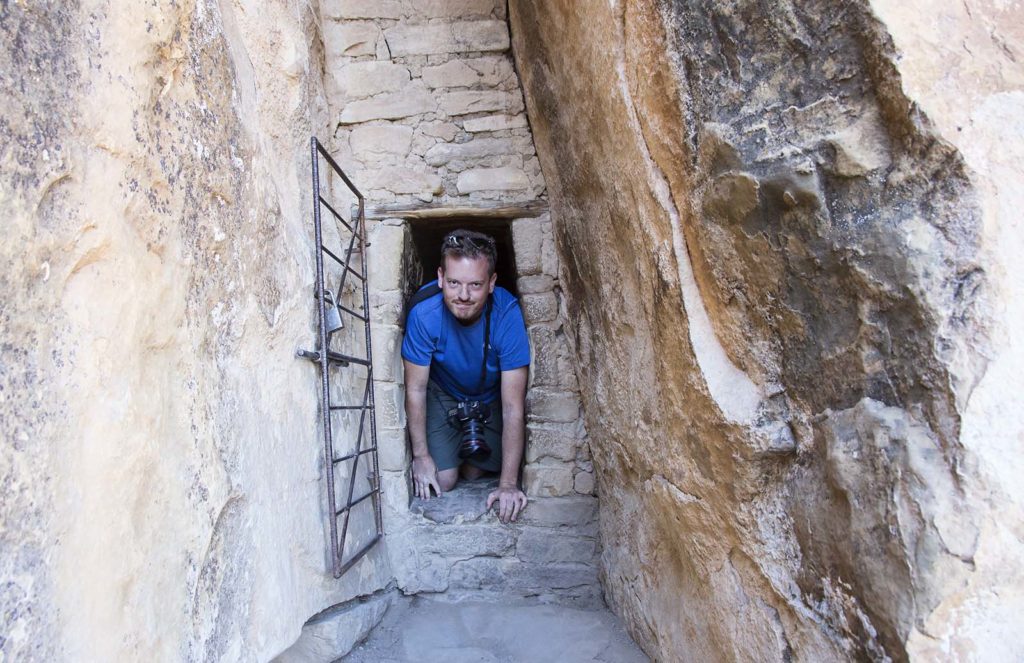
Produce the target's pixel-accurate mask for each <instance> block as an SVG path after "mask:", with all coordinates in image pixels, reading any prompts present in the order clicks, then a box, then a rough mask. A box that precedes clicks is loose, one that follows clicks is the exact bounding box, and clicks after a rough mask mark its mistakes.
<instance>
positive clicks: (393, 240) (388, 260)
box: [367, 223, 406, 377]
mask: <svg viewBox="0 0 1024 663" xmlns="http://www.w3.org/2000/svg"><path fill="white" fill-rule="evenodd" d="M367 238H368V239H369V241H370V244H371V246H372V249H371V250H372V252H373V259H372V260H369V261H367V262H368V265H367V282H368V283H369V285H370V287H371V288H373V289H375V290H397V289H399V288H401V286H402V274H403V272H402V256H403V254H404V253H405V239H406V237H405V228H403V227H402V226H391V225H386V224H383V223H378V224H375V225H374V226H373V227H372V228H371V229H370V232H369V233H368V237H367ZM378 377H379V376H378Z"/></svg>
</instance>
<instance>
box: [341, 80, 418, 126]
mask: <svg viewBox="0 0 1024 663" xmlns="http://www.w3.org/2000/svg"><path fill="white" fill-rule="evenodd" d="M435 110H437V102H436V101H435V100H434V97H433V96H431V94H430V93H429V92H427V91H426V90H423V89H417V88H412V89H409V90H404V91H402V92H393V93H389V94H385V95H382V96H379V97H374V98H373V99H360V100H359V101H353V102H350V103H348V104H345V107H344V108H343V109H342V110H341V118H340V119H339V122H341V124H358V123H360V122H368V121H370V120H397V119H399V118H403V117H409V116H411V115H420V114H422V113H431V112H433V111H435Z"/></svg>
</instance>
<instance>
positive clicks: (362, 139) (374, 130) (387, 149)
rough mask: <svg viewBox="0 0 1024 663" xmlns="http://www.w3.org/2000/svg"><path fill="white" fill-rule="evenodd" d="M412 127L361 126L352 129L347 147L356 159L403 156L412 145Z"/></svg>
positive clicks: (392, 125)
mask: <svg viewBox="0 0 1024 663" xmlns="http://www.w3.org/2000/svg"><path fill="white" fill-rule="evenodd" d="M412 134H413V130H412V127H406V126H403V125H400V124H383V125H363V126H358V127H355V128H354V129H352V133H351V135H350V136H349V139H348V140H349V146H350V147H351V148H352V153H353V154H354V155H355V156H356V157H358V158H366V157H368V156H370V157H379V156H381V155H383V154H397V155H399V156H404V155H406V154H408V153H409V146H410V145H411V144H412Z"/></svg>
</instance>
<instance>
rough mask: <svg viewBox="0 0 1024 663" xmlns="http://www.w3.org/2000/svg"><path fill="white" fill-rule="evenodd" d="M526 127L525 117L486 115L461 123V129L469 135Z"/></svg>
mask: <svg viewBox="0 0 1024 663" xmlns="http://www.w3.org/2000/svg"><path fill="white" fill-rule="evenodd" d="M525 126H527V122H526V115H524V114H522V113H520V114H518V115H487V116H484V117H475V118H472V119H469V120H466V121H465V122H463V123H462V128H463V129H465V130H466V131H469V132H471V133H476V132H480V131H501V130H503V129H518V128H520V127H525Z"/></svg>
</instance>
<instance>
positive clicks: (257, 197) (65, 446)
mask: <svg viewBox="0 0 1024 663" xmlns="http://www.w3.org/2000/svg"><path fill="white" fill-rule="evenodd" d="M0 31H2V33H3V44H4V46H3V48H2V49H0V77H2V78H0V81H2V83H0V84H2V97H3V102H2V104H0V143H2V148H0V159H2V167H0V172H2V173H3V174H2V176H0V200H2V201H3V207H4V210H5V212H6V225H5V231H4V239H3V241H2V242H0V251H2V261H3V264H4V266H5V267H4V269H3V270H2V272H0V283H2V288H3V292H4V296H3V297H2V299H0V301H2V303H0V320H2V322H0V347H2V360H0V394H2V396H0V427H2V434H0V437H2V439H3V446H2V450H0V578H2V579H3V580H2V582H0V615H2V623H3V629H2V634H0V658H3V659H4V660H11V661H14V660H19V661H21V660H106V661H112V660H166V661H177V660H268V659H269V658H271V657H272V656H273V655H275V654H276V653H278V652H280V651H282V650H283V649H285V648H286V647H288V645H290V644H291V643H292V642H293V641H294V640H295V639H296V637H297V636H298V634H299V632H300V629H301V627H302V625H303V623H304V622H305V621H306V620H307V619H308V618H309V617H310V616H311V615H314V614H315V613H318V612H320V611H321V610H323V609H325V608H327V607H329V606H331V605H334V604H337V603H341V602H344V601H346V600H347V599H350V598H352V597H353V596H356V595H361V594H366V593H370V592H373V591H375V590H377V589H379V588H381V587H384V586H385V585H386V584H387V583H388V582H389V580H390V578H391V576H392V574H391V571H390V569H389V567H388V563H387V559H386V557H385V556H384V555H383V550H380V551H378V552H376V553H375V554H373V555H372V556H371V557H370V558H369V559H367V560H365V561H364V562H361V563H360V566H359V567H357V569H356V570H355V571H353V572H352V573H350V574H348V575H346V576H345V577H344V578H343V579H342V580H341V581H336V580H334V579H333V578H332V577H331V574H330V573H329V570H328V569H329V562H328V560H327V552H326V551H327V535H326V532H325V529H326V528H325V520H324V504H325V500H324V497H323V494H322V493H323V483H322V479H321V472H322V468H323V458H322V455H323V452H322V442H321V439H320V434H319V424H318V417H317V403H318V384H319V379H318V377H317V374H316V370H315V368H314V367H313V366H312V365H311V364H309V363H308V362H304V361H301V360H297V359H295V358H294V351H295V348H296V347H297V346H309V345H310V344H312V342H313V338H314V330H315V321H314V316H313V306H312V296H311V295H312V292H313V264H312V258H313V252H312V246H313V245H312V228H311V223H310V212H311V208H310V203H309V151H308V144H309V143H308V141H309V136H310V135H312V134H314V133H320V134H321V135H323V134H324V133H328V132H325V127H326V126H327V121H328V113H327V104H326V98H325V94H324V91H323V88H324V86H323V83H322V71H323V59H324V57H325V55H324V53H323V49H322V47H321V45H320V44H321V36H320V35H321V31H320V28H319V19H318V16H317V15H316V13H315V12H314V11H313V10H312V9H311V8H310V7H309V5H308V3H304V2H291V1H287V0H282V1H281V2H247V1H242V2H234V3H228V2H215V1H212V0H195V1H186V2H180V3H174V4H169V3H156V4H153V3H148V4H147V3H109V2H101V1H98V0H97V1H86V2H81V3H67V2H34V3H8V4H5V5H4V6H3V7H2V8H0Z"/></svg>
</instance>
